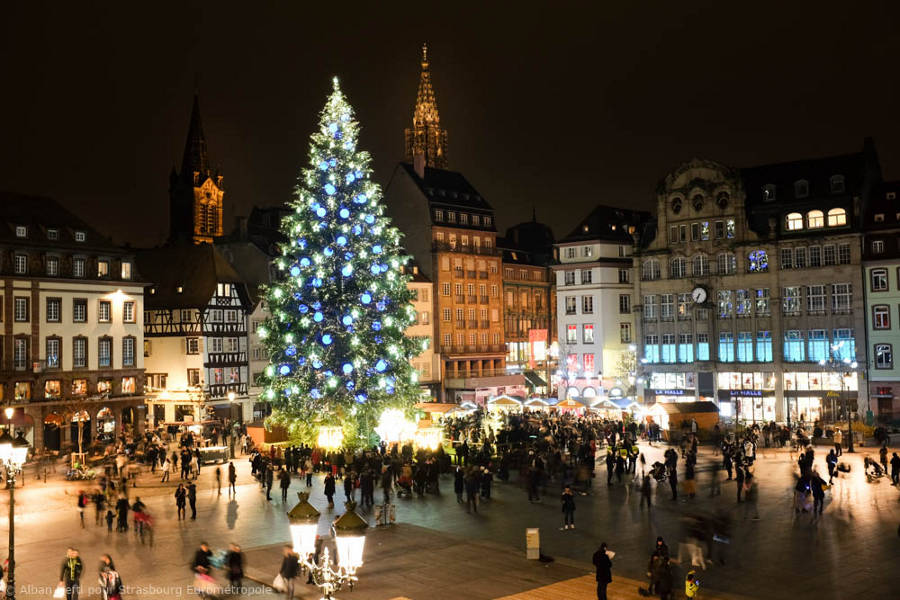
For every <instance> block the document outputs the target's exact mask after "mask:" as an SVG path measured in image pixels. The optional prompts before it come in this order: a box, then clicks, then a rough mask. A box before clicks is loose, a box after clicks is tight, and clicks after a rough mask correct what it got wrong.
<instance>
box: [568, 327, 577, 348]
mask: <svg viewBox="0 0 900 600" xmlns="http://www.w3.org/2000/svg"><path fill="white" fill-rule="evenodd" d="M577 342H578V326H577V325H567V326H566V343H567V344H575V343H577Z"/></svg>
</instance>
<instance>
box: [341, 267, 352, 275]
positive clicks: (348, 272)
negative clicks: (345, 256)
mask: <svg viewBox="0 0 900 600" xmlns="http://www.w3.org/2000/svg"><path fill="white" fill-rule="evenodd" d="M352 274H353V267H352V266H350V265H344V268H343V269H341V275H343V276H344V277H350V275H352Z"/></svg>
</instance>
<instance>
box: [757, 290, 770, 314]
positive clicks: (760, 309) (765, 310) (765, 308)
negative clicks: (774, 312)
mask: <svg viewBox="0 0 900 600" xmlns="http://www.w3.org/2000/svg"><path fill="white" fill-rule="evenodd" d="M755 292H756V314H757V315H758V316H761V317H762V316H767V315H769V314H770V311H771V309H770V308H769V288H760V289H758V290H756V291H755Z"/></svg>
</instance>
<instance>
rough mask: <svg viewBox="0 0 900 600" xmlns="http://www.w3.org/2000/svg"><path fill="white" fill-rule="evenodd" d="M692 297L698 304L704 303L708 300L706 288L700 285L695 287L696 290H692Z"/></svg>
mask: <svg viewBox="0 0 900 600" xmlns="http://www.w3.org/2000/svg"><path fill="white" fill-rule="evenodd" d="M691 298H693V300H694V302H695V303H696V304H703V303H704V302H706V288H704V287H700V286H699V285H698V286H697V287H695V288H694V291H692V292H691Z"/></svg>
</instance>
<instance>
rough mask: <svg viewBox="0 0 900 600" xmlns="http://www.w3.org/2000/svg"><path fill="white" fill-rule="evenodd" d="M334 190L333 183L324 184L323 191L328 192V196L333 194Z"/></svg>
mask: <svg viewBox="0 0 900 600" xmlns="http://www.w3.org/2000/svg"><path fill="white" fill-rule="evenodd" d="M336 191H337V189H336V188H335V187H334V185H332V184H330V183H326V184H325V193H326V194H328V195H329V196H334V193H335V192H336Z"/></svg>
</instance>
